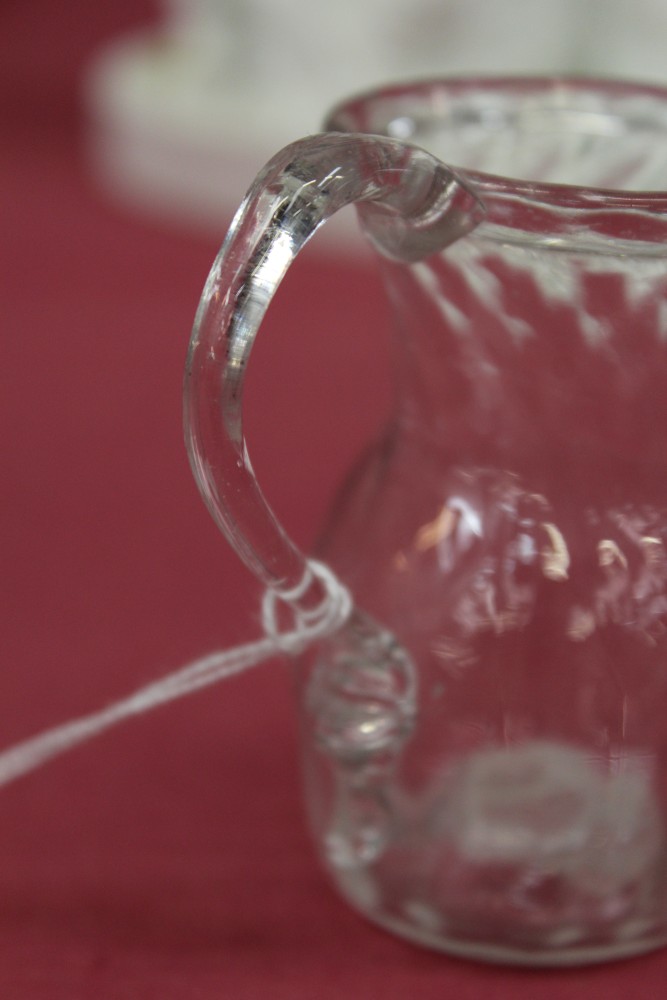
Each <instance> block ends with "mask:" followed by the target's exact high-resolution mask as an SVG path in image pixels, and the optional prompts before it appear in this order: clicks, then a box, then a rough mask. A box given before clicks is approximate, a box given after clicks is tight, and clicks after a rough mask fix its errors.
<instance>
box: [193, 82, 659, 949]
mask: <svg viewBox="0 0 667 1000" xmlns="http://www.w3.org/2000/svg"><path fill="white" fill-rule="evenodd" d="M326 129H327V133H326V134H322V135H318V136H314V137H311V138H308V139H303V140H301V141H299V142H296V143H294V144H293V145H291V146H289V147H288V148H287V149H286V150H284V151H283V152H282V153H280V154H278V156H277V157H275V158H274V159H273V160H272V161H271V163H269V165H268V166H267V167H266V168H265V170H264V171H263V173H262V174H261V175H260V177H259V178H258V179H257V181H256V182H255V185H254V186H253V188H252V189H251V191H250V193H249V195H248V197H247V199H246V201H245V202H244V205H243V206H242V208H241V209H240V210H239V213H238V215H237V217H236V219H235V221H234V224H233V226H232V230H231V232H230V235H229V236H228V238H227V241H226V242H225V244H224V246H223V249H222V251H221V254H220V256H219V258H218V260H217V261H216V263H215V265H214V268H213V271H212V273H211V275H210V277H209V280H208V283H207V285H206V288H205V291H204V294H203V297H202V301H201V305H200V309H199V312H198V315H197V319H196V324H195V330H194V334H193V339H192V343H191V348H190V354H189V359H188V370H187V379H186V425H187V436H188V442H189V449H190V455H191V460H192V465H193V469H194V471H195V475H196V477H197V480H198V482H199V486H200V488H201V491H202V494H203V496H204V498H205V500H206V502H207V504H208V506H209V509H210V510H211V513H212V514H213V516H214V518H215V519H216V521H217V523H218V524H219V525H220V527H221V528H222V530H223V531H224V532H225V533H226V534H227V536H228V537H229V538H230V540H231V541H232V544H233V545H235V547H236V548H237V550H238V552H239V554H240V555H241V557H242V558H243V559H244V560H245V561H246V562H247V564H248V565H249V566H251V567H252V568H253V570H254V571H255V572H256V573H257V575H258V577H259V578H260V580H261V581H262V582H263V583H264V584H265V585H266V586H268V587H272V588H274V590H276V591H277V592H278V593H279V594H280V595H281V596H282V597H283V598H284V600H285V602H286V604H287V605H290V604H291V605H292V606H293V607H295V608H297V609H299V610H300V611H301V612H302V613H303V612H304V611H307V610H308V609H309V608H314V607H316V606H317V605H318V603H319V602H320V601H321V600H322V588H321V583H320V582H319V580H318V579H317V578H316V577H313V576H312V574H311V573H310V570H309V568H308V566H307V564H306V562H305V561H304V556H303V555H302V553H301V552H299V551H298V549H296V548H295V546H294V545H293V544H292V543H291V542H290V540H289V539H288V538H287V537H286V536H285V534H284V533H283V531H282V529H281V528H280V526H279V525H278V523H277V522H276V520H275V518H274V516H273V514H272V513H271V511H270V510H269V509H268V507H267V505H266V503H265V501H264V498H263V496H262V494H261V491H260V489H259V487H258V485H257V483H256V481H255V478H254V476H253V473H252V468H251V465H250V461H249V458H248V454H247V450H246V447H245V442H244V439H243V433H242V423H241V395H242V388H243V379H244V374H245V368H246V362H247V360H248V356H249V352H250V349H251V347H252V342H253V339H254V336H255V333H256V331H257V328H258V326H259V324H260V322H261V319H262V316H263V314H264V312H265V310H266V308H267V306H268V303H269V300H270V298H271V295H272V294H273V292H274V290H275V288H276V286H277V285H278V283H279V281H280V279H281V277H282V276H283V274H284V273H285V271H286V269H287V267H288V266H289V264H290V262H291V261H292V259H293V258H294V256H295V254H296V253H297V252H298V250H299V248H300V247H301V246H302V245H303V244H304V243H305V242H306V240H307V239H308V238H309V237H310V236H311V235H312V233H313V232H314V231H315V230H316V228H317V227H318V226H319V225H320V223H321V222H323V221H324V220H325V219H326V218H327V217H328V216H330V215H331V214H332V213H333V212H334V211H336V210H337V209H338V208H339V207H340V206H341V205H344V204H348V203H350V202H355V203H357V206H358V212H359V218H360V221H361V225H362V228H363V230H364V232H365V234H366V236H367V237H368V239H369V240H370V241H371V242H372V243H373V244H374V246H375V247H376V249H377V251H378V254H379V257H380V259H381V262H382V268H383V271H384V276H385V279H386V286H387V292H388V294H389V296H390V299H391V302H392V305H393V310H394V313H395V328H396V336H395V341H396V344H395V347H396V350H395V353H396V371H397V394H396V397H397V398H396V406H395V413H394V417H393V419H392V421H391V424H390V426H388V427H387V429H386V433H385V434H384V436H383V437H382V439H381V440H380V441H378V443H377V446H376V447H375V448H374V449H373V450H372V452H371V453H370V454H369V455H367V456H366V458H365V460H364V461H363V463H362V464H361V465H359V467H358V468H356V469H355V471H354V473H353V475H352V476H351V478H350V480H349V482H348V483H347V485H346V486H345V488H344V490H343V491H342V493H341V496H340V498H339V501H338V503H337V504H336V508H335V515H334V516H333V517H332V519H331V522H330V524H329V526H328V528H327V531H326V532H325V535H324V538H323V542H322V546H321V555H322V558H323V559H324V560H326V562H327V563H328V564H329V565H330V566H332V567H333V568H334V570H335V572H336V573H337V574H338V576H339V577H340V579H341V580H343V581H344V582H345V584H347V586H348V587H349V588H350V590H351V591H352V593H353V595H354V598H355V603H356V610H355V611H354V614H353V616H352V618H351V620H350V621H349V623H348V624H347V626H346V627H345V628H344V629H342V630H341V631H340V632H339V633H337V634H336V635H335V636H334V637H333V638H330V639H329V640H327V641H324V642H321V643H319V644H318V645H317V646H316V647H315V648H314V649H312V650H311V651H310V652H309V653H308V654H307V655H305V656H303V657H302V658H301V660H300V661H299V667H298V672H299V679H300V683H299V692H300V699H301V708H302V713H301V714H302V719H303V752H304V760H305V773H306V798H307V804H308V810H309V815H310V821H311V824H312V828H313V831H314V836H315V840H316V843H317V845H318V848H319V851H320V853H321V856H322V858H323V861H324V864H325V867H326V868H327V870H328V872H329V873H330V875H331V877H332V879H333V881H334V883H335V884H336V885H337V887H338V888H339V889H340V891H341V892H342V893H343V895H344V896H345V897H346V898H347V899H348V900H349V901H350V902H351V903H352V904H353V905H354V906H355V907H356V908H358V909H359V910H361V911H363V912H364V913H365V914H367V916H369V917H370V918H371V919H373V920H374V921H376V922H378V923H380V924H382V925H383V926H385V927H388V928H390V929H392V930H394V931H396V932H398V933H400V934H402V935H404V936H406V937H408V938H410V939H413V940H415V941H418V942H421V943H423V944H427V945H431V946H433V947H436V948H441V949H444V950H446V951H450V952H455V953H458V954H464V955H472V956H476V957H481V958H487V959H493V960H502V961H516V962H522V963H533V964H548V963H553V964H559V963H561V964H562V963H573V962H584V961H594V960H599V959H604V958H613V957H619V956H623V955H628V954H632V953H636V952H639V951H643V950H645V949H648V948H651V947H654V946H656V945H658V944H662V943H663V942H664V941H665V937H666V930H667V870H666V859H667V852H666V850H665V848H666V834H665V831H666V817H665V807H666V805H667V553H666V548H665V547H666V545H667V424H666V422H665V416H666V414H667V259H666V257H667V193H664V192H663V191H662V190H661V189H667V92H663V91H661V90H658V89H652V88H648V87H640V86H631V85H627V84H620V83H599V82H595V81H590V80H587V81H584V80H580V81H576V80H575V81H564V80H527V79H522V80H512V79H509V80H475V79H469V80H450V81H447V80H444V81H435V82H429V83H425V84H419V85H410V86H404V87H396V88H392V89H385V90H382V91H379V92H377V93H373V94H370V95H367V96H364V97H361V98H358V99H355V100H353V101H350V102H349V103H347V104H344V105H342V106H340V107H339V108H338V109H337V110H335V111H334V112H333V114H332V115H331V116H330V118H329V119H328V122H327V125H326ZM450 164H451V166H450ZM314 335H316V334H314Z"/></svg>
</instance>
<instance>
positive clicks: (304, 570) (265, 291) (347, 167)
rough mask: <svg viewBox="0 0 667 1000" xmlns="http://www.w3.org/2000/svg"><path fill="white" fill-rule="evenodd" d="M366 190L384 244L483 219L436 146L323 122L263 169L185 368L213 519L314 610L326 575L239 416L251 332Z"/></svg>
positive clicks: (417, 253) (444, 241)
mask: <svg viewBox="0 0 667 1000" xmlns="http://www.w3.org/2000/svg"><path fill="white" fill-rule="evenodd" d="M352 202H360V203H361V205H360V214H361V215H362V218H363V222H364V225H365V228H366V229H367V232H368V235H369V236H370V238H371V240H372V241H373V243H374V244H375V245H376V247H377V248H378V250H379V251H380V252H381V253H383V254H385V255H386V256H389V257H391V258H393V259H396V260H404V261H414V260H419V259H421V258H423V257H426V256H428V255H430V254H432V253H434V252H436V251H438V250H441V249H443V248H444V247H446V246H447V245H448V244H449V243H451V242H452V241H453V240H455V239H457V238H458V237H459V236H461V235H463V234H464V233H466V232H468V231H470V230H471V229H472V228H474V226H476V225H477V223H478V222H479V221H480V219H481V217H482V214H483V209H482V206H481V203H480V201H479V199H478V198H477V196H476V195H475V194H474V193H473V192H472V191H471V190H470V188H469V187H468V186H467V185H466V184H465V183H463V182H462V181H461V180H459V179H458V178H457V177H456V176H455V174H454V173H453V172H452V171H451V170H449V169H448V168H447V167H445V166H443V164H441V163H440V162H439V161H438V160H437V159H435V158H434V157H432V156H431V155H430V154H428V153H426V152H424V151H423V150H421V149H418V148H416V147H413V146H408V145H406V144H404V143H402V142H399V141H397V140H392V139H385V138H379V137H376V136H368V135H347V134H337V133H333V134H324V135H317V136H312V137H310V138H307V139H302V140H299V141H298V142H295V143H293V144H291V145H290V146H287V147H286V148H285V149H284V150H283V151H282V152H280V153H278V154H277V156H275V157H274V158H273V159H272V160H271V161H270V162H269V163H268V164H267V166H266V167H265V168H264V170H263V171H262V172H261V173H260V175H259V176H258V178H257V180H256V181H255V183H254V185H253V186H252V188H251V189H250V191H249V193H248V195H247V196H246V199H245V201H244V202H243V204H242V206H241V208H240V209H239V211H238V213H237V215H236V217H235V219H234V221H233V223H232V226H231V229H230V231H229V234H228V236H227V238H226V240H225V242H224V244H223V246H222V249H221V251H220V253H219V255H218V257H217V259H216V261H215V263H214V265H213V268H212V270H211V272H210V275H209V277H208V280H207V282H206V286H205V288H204V292H203V294H202V298H201V301H200V304H199V309H198V311H197V316H196V319H195V325H194V331H193V335H192V339H191V342H190V349H189V352H188V359H187V367H186V378H185V403H184V408H185V414H184V415H185V430H186V441H187V445H188V453H189V457H190V462H191V465H192V469H193V473H194V476H195V479H196V481H197V484H198V486H199V489H200V491H201V493H202V496H203V498H204V501H205V503H206V505H207V506H208V509H209V511H210V513H211V514H212V516H213V519H214V520H215V522H216V523H217V524H218V526H219V527H220V529H221V530H222V531H223V533H224V534H225V535H226V537H227V538H228V540H229V541H230V542H231V544H232V545H233V547H234V548H235V549H236V551H237V552H238V554H239V555H240V557H241V558H242V559H243V560H244V562H245V563H246V564H247V565H248V566H249V568H250V569H251V570H252V571H253V572H254V573H255V574H256V575H257V576H258V577H259V579H260V580H261V582H262V583H263V584H264V586H266V587H270V588H272V589H273V590H274V591H275V592H276V593H277V595H278V596H280V597H282V598H283V599H284V600H286V601H287V602H288V603H290V604H291V605H292V606H293V608H294V609H296V610H298V611H300V612H301V613H307V611H308V610H309V608H312V607H313V606H316V605H317V604H319V603H320V602H321V600H322V597H323V594H322V587H321V583H320V582H319V581H318V580H317V578H316V577H315V576H313V574H312V572H311V570H310V568H309V565H308V563H307V561H306V559H305V557H304V555H303V553H301V552H300V551H299V549H298V548H297V547H296V546H295V545H294V544H293V543H292V542H291V540H290V539H289V538H288V537H287V535H286V534H285V532H284V531H283V529H282V527H281V526H280V524H279V523H278V521H277V520H276V518H275V516H274V514H273V512H272V511H271V509H270V507H269V506H268V504H267V502H266V500H265V499H264V496H263V495H262V492H261V489H260V487H259V485H258V483H257V480H256V479H255V476H254V474H253V470H252V466H251V464H250V459H249V456H248V451H247V448H246V444H245V440H244V437H243V426H242V395H243V384H244V377H245V371H246V367H247V362H248V358H249V355H250V351H251V349H252V345H253V342H254V339H255V335H256V333H257V330H258V328H259V326H260V323H261V321H262V319H263V317H264V314H265V312H266V310H267V308H268V305H269V303H270V301H271V298H272V296H273V294H274V292H275V291H276V289H277V288H278V285H279V284H280V281H281V279H282V278H283V276H284V274H285V272H286V271H287V268H288V267H289V265H290V264H291V262H292V261H293V259H294V258H295V256H296V255H297V253H298V252H299V250H300V249H301V247H303V246H304V245H305V243H306V242H307V241H308V240H309V239H310V237H311V236H312V235H313V234H314V233H315V231H316V230H317V229H318V227H319V226H320V225H321V224H322V223H323V222H324V221H325V220H326V219H328V218H329V217H330V216H331V215H332V214H333V213H334V212H336V211H337V210H338V209H339V208H342V207H343V206H344V205H348V204H350V203H352Z"/></svg>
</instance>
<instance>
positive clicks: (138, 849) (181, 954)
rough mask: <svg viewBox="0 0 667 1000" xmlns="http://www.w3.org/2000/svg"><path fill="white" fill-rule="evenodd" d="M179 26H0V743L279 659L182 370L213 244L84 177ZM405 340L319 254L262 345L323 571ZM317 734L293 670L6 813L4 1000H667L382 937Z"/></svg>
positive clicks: (1, 806)
mask: <svg viewBox="0 0 667 1000" xmlns="http://www.w3.org/2000/svg"><path fill="white" fill-rule="evenodd" d="M154 15H155V10H154V8H153V7H152V6H151V5H150V4H142V3H139V2H129V0H124V2H116V3H114V4H108V5H104V4H88V3H84V2H83V0H70V2H69V3H65V4H54V3H52V2H49V0H22V2H18V0H16V2H11V0H6V2H5V3H4V4H3V5H2V7H1V8H0V46H1V49H2V59H1V60H0V74H1V76H2V82H3V86H2V89H1V92H0V101H1V102H2V109H3V112H4V114H3V122H2V129H3V134H2V139H3V141H2V150H1V154H0V155H1V161H0V162H1V175H0V193H1V195H2V199H3V205H4V211H3V215H2V219H3V224H2V227H1V230H0V233H1V239H2V243H3V253H4V256H3V261H2V275H3V278H4V286H3V290H2V295H1V301H2V323H3V337H2V352H3V362H2V366H1V368H0V371H1V377H2V381H3V387H2V395H1V398H2V407H3V420H2V434H3V439H4V440H3V444H4V447H3V452H2V455H3V458H2V463H3V476H2V522H1V523H2V546H3V551H2V557H1V558H2V563H1V565H2V584H3V588H4V594H3V602H2V609H3V619H4V620H3V628H2V647H3V656H2V669H1V671H0V712H1V715H0V719H1V726H2V736H1V739H2V742H3V744H5V745H9V744H11V743H12V742H13V741H15V740H18V739H21V738H23V737H26V736H28V735H31V734H32V733H34V732H36V731H38V730H40V729H41V728H43V727H46V726H50V725H54V724H55V723H57V722H59V721H63V720H64V719H66V718H69V717H71V716H73V715H76V714H81V713H84V712H87V711H91V710H93V709H95V708H97V707H99V706H101V705H103V704H105V703H107V702H109V701H111V700H113V699H115V698H117V697H120V696H121V695H123V694H124V693H126V692H129V691H130V690H132V689H134V688H135V687H137V686H139V685H140V684H142V683H146V682H148V681H149V680H151V679H153V678H155V677H157V676H159V674H160V673H162V672H164V671H166V670H168V669H172V668H175V667H177V666H178V665H180V664H181V663H184V662H185V661H187V660H188V659H190V658H192V657H195V656H197V655H199V654H201V653H203V652H206V651H208V650H210V649H213V648H216V647H219V646H224V645H230V644H233V643H235V642H239V641H243V640H245V639H251V638H254V637H255V636H257V635H258V633H259V624H258V599H259V588H258V586H257V585H256V584H255V582H254V581H253V580H252V579H251V578H250V576H249V574H248V573H247V572H246V571H245V570H243V569H242V568H241V567H240V564H239V563H238V561H237V559H236V557H235V556H234V555H233V554H232V553H231V552H230V551H229V550H228V548H227V546H226V544H225V543H224V541H223V540H222V539H221V538H220V536H219V535H218V533H217V531H216V529H215V527H214V526H213V523H212V522H211V520H210V519H209V517H208V515H207V514H206V512H205V510H204V507H203V505H202V503H201V501H200V500H199V497H198V495H197V493H196V489H195V487H194V484H193V481H192V478H191V475H190V472H189V469H188V466H187V462H186V458H185V453H184V448H183V444H182V432H181V408H180V390H181V373H182V365H183V360H184V354H185V348H186V342H187V338H188V333H189V328H190V325H191V321H192V316H193V313H194V309H195V306H196V302H197V298H198V295H199V290H200V288H201V286H202V284H203V281H204V278H205V275H206V272H207V270H208V267H209V264H210V262H211V260H212V258H213V255H214V253H215V250H216V241H214V240H211V239H206V238H203V237H201V238H196V237H193V236H188V235H186V234H184V233H183V232H177V231H173V230H171V229H169V227H168V226H166V225H164V226H162V225H160V224H159V223H157V222H152V221H150V220H148V219H146V220H142V219H139V218H137V217H135V216H133V215H132V214H131V213H130V212H128V211H125V210H123V209H122V208H120V207H116V206H114V205H113V204H111V203H110V202H109V201H108V200H107V199H105V198H104V197H103V196H101V195H100V194H99V192H98V191H97V190H96V188H95V186H94V184H93V183H92V182H91V181H90V178H89V175H88V171H87V169H86V164H85V156H84V154H83V141H82V140H83V135H84V131H85V130H84V127H83V120H82V114H81V111H80V106H79V105H80V102H79V97H78V94H79V89H80V74H81V70H82V67H83V66H84V65H85V64H86V62H87V60H88V59H89V57H90V53H91V52H92V51H93V50H94V49H95V48H96V47H97V46H98V45H99V44H100V43H101V42H103V41H104V40H105V39H107V38H110V37H113V36H114V35H116V34H118V33H119V32H120V31H122V30H124V29H127V28H130V27H132V26H134V25H136V24H140V23H146V22H147V21H148V20H150V18H151V16H154ZM222 183H224V178H221V184H222ZM384 319H385V315H384V307H383V305H382V299H381V293H380V289H379V284H378V279H377V277H376V275H375V273H374V271H373V270H372V269H371V268H370V267H369V266H366V265H362V264H356V265H355V264H354V263H353V262H349V261H348V262H341V261H340V260H339V261H335V260H332V259H330V258H327V257H326V256H325V255H323V254H322V253H321V252H320V253H317V250H315V252H314V253H310V252H309V253H307V254H306V256H305V258H304V259H303V261H301V262H299V264H298V266H297V268H296V269H295V271H294V272H293V274H292V275H291V276H290V277H289V279H288V280H287V282H286V283H285V285H284V287H283V288H282V289H281V292H280V294H279V296H278V300H277V301H276V303H275V306H274V308H273V311H272V314H271V318H270V321H269V322H268V323H267V326H268V327H269V329H267V331H266V333H265V334H264V336H263V337H262V338H260V343H259V345H258V350H257V355H256V357H255V358H254V361H253V367H252V377H251V379H250V381H251V385H250V390H249V395H250V398H249V414H248V428H249V437H250V440H251V445H252V449H253V458H254V462H255V465H256V467H257V469H258V470H259V472H260V476H261V479H262V482H263V485H264V487H265V489H266V492H267V493H268V495H269V497H270V499H271V500H272V502H273V503H274V506H275V507H276V509H277V510H278V512H279V514H280V515H281V516H282V517H283V519H284V521H285V523H286V524H287V526H288V528H289V530H290V531H291V532H292V534H293V535H294V537H296V538H297V540H298V541H299V542H300V543H301V544H303V545H304V546H308V545H309V544H310V543H311V542H312V539H313V537H314V534H315V532H316V528H317V524H318V522H319V520H320V518H321V517H322V514H323V511H324V509H325V507H326V504H327V502H328V499H329V498H330V495H331V492H332V490H333V488H334V485H335V483H336V481H337V480H338V479H339V478H340V475H341V473H342V471H343V469H344V467H345V466H346V465H347V463H348V462H349V460H350V458H351V456H353V455H354V453H355V452H356V451H357V450H358V448H359V447H360V445H361V443H362V442H363V441H364V440H366V439H367V438H368V437H369V436H370V435H371V434H372V433H373V432H374V430H375V429H376V428H377V425H378V422H379V421H380V420H381V418H382V414H383V412H384V410H385V409H386V406H387V397H388V393H387V358H386V353H387V351H386V333H385V330H384V326H385V323H384ZM294 723H295V720H294V711H293V707H292V698H291V688H290V678H289V672H288V671H287V670H286V669H285V667H284V666H283V665H281V664H279V663H277V662H274V663H271V664H266V665H264V666H262V667H260V668H258V669H257V670H255V671H254V672H252V673H250V674H248V675H245V676H243V677H240V678H238V679H236V680H234V681H233V682H229V683H228V684H226V685H223V686H222V687H218V688H215V689H213V690H208V691H206V692H202V693H200V694H197V695H194V696H192V697H190V698H188V699H186V700H185V701H183V702H179V703H178V704H175V705H172V706H169V707H167V708H164V709H162V710H160V711H158V712H156V713H155V714H153V715H150V716H148V717H145V718H144V719H142V720H136V721H134V722H132V723H128V724H126V725H125V726H124V727H123V728H122V729H119V730H116V731H114V732H112V733H109V734H107V735H106V736H104V737H103V738H101V739H99V740H98V741H96V742H95V743H93V744H90V745H88V746H87V747H86V748H84V749H79V750H76V751H74V752H72V753H71V754H69V755H67V756H65V757H63V758H61V759H60V760H58V761H56V762H55V763H53V764H51V765H50V766H49V767H47V768H45V769H43V770H41V771H39V772H37V773H35V774H33V775H31V776H29V777H27V778H25V779H23V780H21V781H19V782H17V783H16V784H15V785H12V786H10V787H8V788H6V789H4V790H2V791H1V792H0V998H2V1000H14V998H16V1000H27V998H38V997H39V998H48V1000H60V998H63V1000H84V998H85V1000H88V998H91V1000H92V998H95V1000H105V998H114V1000H117V998H125V997H128V998H130V997H131V998H142V1000H148V998H159V1000H172V998H174V1000H181V998H182V1000H207V998H209V997H210V998H213V997H215V998H230V1000H254V998H259V997H264V996H267V997H271V998H272V1000H283V998H285V1000H287V998H289V1000H301V998H304V1000H305V998H308V1000H337V998H345V997H360V998H375V997H382V998H386V1000H392V998H397V1000H398V998H404V997H406V996H414V997H420V998H422V1000H428V998H431V997H432V998H436V997H438V998H440V997H444V996H450V997H455V998H457V1000H466V998H471V1000H472V998H475V1000H477V998H479V997H480V996H486V995H490V996H493V997H495V998H498V1000H502V998H510V997H511V998H512V1000H520V998H522V997H527V998H528V997H530V998H531V1000H543V998H554V997H556V998H575V997H586V998H587V1000H595V998H596V997H600V998H602V997H604V998H605V1000H616V998H619V1000H620V998H627V997H649V998H651V997H658V996H662V995H663V993H664V986H663V981H664V977H665V974H666V973H667V952H664V951H663V952H660V953H656V954H653V955H649V956H646V957H642V958H638V959H635V960H632V961H626V962H622V963H619V964H615V965H607V966H603V967H600V968H591V969H584V970H568V971H558V972H544V971H522V970H513V969H504V968H495V967H492V966H483V965H478V964H474V963H470V962H465V961H460V960H456V959H450V958H446V957H444V956H441V955H436V954H432V953H429V952H427V951H422V950H420V949H419V948H416V947H413V946H411V945H408V944H406V943H403V942H402V941H400V940H398V939H395V938H393V937H392V936H390V935H388V934H386V933H384V932H382V931H380V930H377V929H375V928H374V927H372V926H371V925H369V924H367V923H366V922H365V921H364V920H362V919H361V918H360V917H358V916H357V915H356V914H355V913H353V912H352V911H350V910H349V909H348V908H347V907H346V906H345V905H344V904H343V903H342V902H341V901H339V899H338V898H337V897H336V896H335V895H334V894H333V892H332V891H331V890H330V889H329V888H328V887H327V885H326V884H325V882H324V879H323V877H322V875H321V873H320V871H319V869H318V865H317V862H316V860H315V858H314V854H313V851H312V849H311V846H310V843H309V840H308V838H307V835H306V832H305V826H304V823H303V819H302V809H301V801H300V788H299V777H298V770H299V769H298V755H297V747H296V740H295V724H294Z"/></svg>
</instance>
